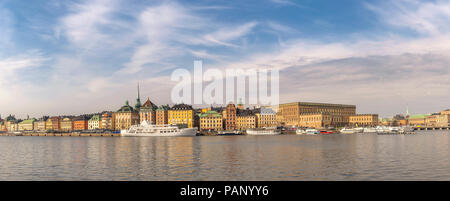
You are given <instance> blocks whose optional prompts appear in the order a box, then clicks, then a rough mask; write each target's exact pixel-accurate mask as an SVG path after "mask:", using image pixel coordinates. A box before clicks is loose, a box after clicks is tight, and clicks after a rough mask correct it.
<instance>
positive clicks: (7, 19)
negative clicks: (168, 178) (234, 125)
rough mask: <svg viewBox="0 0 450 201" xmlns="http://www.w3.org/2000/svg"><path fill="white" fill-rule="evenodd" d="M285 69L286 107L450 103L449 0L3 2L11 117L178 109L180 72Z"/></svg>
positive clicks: (1, 66) (386, 112) (5, 93)
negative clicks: (142, 107) (174, 91)
mask: <svg viewBox="0 0 450 201" xmlns="http://www.w3.org/2000/svg"><path fill="white" fill-rule="evenodd" d="M194 60H203V64H204V68H205V69H207V68H221V69H226V68H267V67H270V68H277V69H280V70H281V71H280V77H281V80H280V87H281V89H280V102H281V103H284V102H290V101H310V102H329V103H343V104H355V105H357V112H358V113H379V114H380V115H381V116H392V115H394V114H398V113H405V110H406V107H407V106H408V107H409V111H410V113H430V112H438V111H439V110H441V109H446V108H449V107H450V104H449V103H450V79H449V78H450V2H449V1H447V0H442V1H441V0H428V1H420V0H392V1H388V0H379V1H377V0H340V1H335V0H328V1H326V0H298V1H294V0H247V1H229V0H217V1H207V0H203V1H202V0H199V1H195V2H194V1H174V0H173V1H156V0H148V1H143V0H65V1H60V0H33V1H28V0H1V1H0V114H1V115H2V117H6V116H7V115H8V114H16V116H18V117H22V118H23V117H26V115H27V114H29V115H30V116H35V117H39V116H42V115H65V114H83V113H92V112H99V111H103V110H116V109H118V108H119V107H120V106H122V105H123V104H124V102H125V100H130V102H131V103H132V104H134V103H135V97H136V83H137V82H140V83H141V95H142V98H143V99H146V98H147V97H150V99H151V100H152V101H153V102H155V103H156V104H158V105H159V104H172V103H171V101H170V90H171V88H172V87H173V86H174V85H175V84H176V82H172V81H170V75H171V73H172V71H173V70H174V69H177V68H186V69H191V68H192V67H193V61H194Z"/></svg>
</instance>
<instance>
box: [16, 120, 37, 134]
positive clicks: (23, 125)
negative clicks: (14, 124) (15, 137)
mask: <svg viewBox="0 0 450 201" xmlns="http://www.w3.org/2000/svg"><path fill="white" fill-rule="evenodd" d="M35 121H36V119H27V120H23V121H21V122H20V123H19V124H18V130H19V131H32V130H34V122H35Z"/></svg>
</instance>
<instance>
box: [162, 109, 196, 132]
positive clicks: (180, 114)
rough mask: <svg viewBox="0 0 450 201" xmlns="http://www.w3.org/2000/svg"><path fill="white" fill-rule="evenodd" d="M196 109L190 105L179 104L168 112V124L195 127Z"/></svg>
mask: <svg viewBox="0 0 450 201" xmlns="http://www.w3.org/2000/svg"><path fill="white" fill-rule="evenodd" d="M194 113H195V112H194V109H193V108H192V106H190V105H186V104H177V105H174V106H173V107H172V108H170V110H169V111H168V123H169V124H173V125H179V126H181V127H187V128H193V127H195V126H196V125H195V114H194Z"/></svg>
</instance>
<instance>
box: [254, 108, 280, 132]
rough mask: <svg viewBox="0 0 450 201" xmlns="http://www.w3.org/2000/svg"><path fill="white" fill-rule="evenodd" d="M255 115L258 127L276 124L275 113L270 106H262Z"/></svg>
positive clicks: (268, 126)
mask: <svg viewBox="0 0 450 201" xmlns="http://www.w3.org/2000/svg"><path fill="white" fill-rule="evenodd" d="M255 115H256V121H257V123H256V126H257V127H258V128H270V127H276V126H277V125H278V122H277V113H276V112H275V111H273V110H272V109H271V108H265V107H262V108H261V109H260V110H259V112H257V113H256V114H255Z"/></svg>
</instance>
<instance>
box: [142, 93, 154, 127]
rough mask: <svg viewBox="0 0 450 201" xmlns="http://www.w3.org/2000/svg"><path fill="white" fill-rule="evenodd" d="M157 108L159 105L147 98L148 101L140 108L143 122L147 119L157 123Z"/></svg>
mask: <svg viewBox="0 0 450 201" xmlns="http://www.w3.org/2000/svg"><path fill="white" fill-rule="evenodd" d="M156 109H158V106H156V105H155V104H153V103H152V102H151V101H150V98H147V101H145V103H144V105H142V106H141V107H140V110H139V117H140V121H141V122H143V121H145V120H147V121H148V122H150V123H151V124H156Z"/></svg>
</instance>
